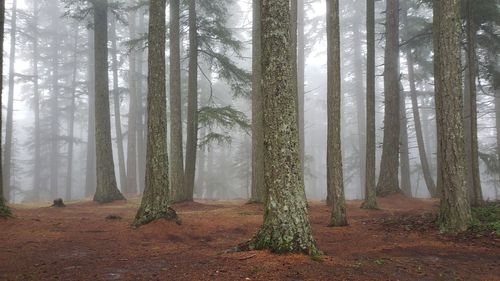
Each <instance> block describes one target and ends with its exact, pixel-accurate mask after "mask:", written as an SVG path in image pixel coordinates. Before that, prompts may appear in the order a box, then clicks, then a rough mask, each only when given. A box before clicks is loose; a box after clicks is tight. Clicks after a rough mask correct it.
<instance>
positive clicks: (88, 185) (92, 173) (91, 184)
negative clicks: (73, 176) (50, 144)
mask: <svg viewBox="0 0 500 281" xmlns="http://www.w3.org/2000/svg"><path fill="white" fill-rule="evenodd" d="M88 36H89V43H88V45H89V48H88V49H89V59H88V63H87V67H88V73H87V75H88V79H87V89H88V105H89V114H88V115H89V119H88V128H87V131H88V132H87V157H86V159H87V160H86V161H87V163H86V172H85V173H86V175H85V196H91V195H93V194H94V193H95V187H96V185H97V178H96V177H97V175H96V157H95V156H96V150H95V80H94V79H95V52H94V47H95V44H94V32H93V31H91V30H90V29H89V32H88Z"/></svg>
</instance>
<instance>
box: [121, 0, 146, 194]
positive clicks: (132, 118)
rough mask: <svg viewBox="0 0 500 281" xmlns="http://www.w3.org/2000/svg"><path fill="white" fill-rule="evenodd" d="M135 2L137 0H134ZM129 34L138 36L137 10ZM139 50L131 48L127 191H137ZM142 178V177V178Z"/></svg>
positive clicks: (132, 17) (129, 20)
mask: <svg viewBox="0 0 500 281" xmlns="http://www.w3.org/2000/svg"><path fill="white" fill-rule="evenodd" d="M134 3H135V2H134ZM128 22H129V34H130V38H131V39H136V37H137V27H136V12H135V11H134V10H132V11H130V13H129V16H128ZM137 57H138V56H137V52H136V51H135V50H131V51H130V54H129V70H128V85H129V93H130V98H129V108H128V109H129V110H128V136H127V137H128V140H127V183H126V184H125V186H124V188H123V190H124V192H125V193H130V194H133V193H137V137H138V136H137V125H138V118H139V117H138V103H139V98H138V96H139V91H138V87H137V79H138V77H137ZM141 180H142V179H141Z"/></svg>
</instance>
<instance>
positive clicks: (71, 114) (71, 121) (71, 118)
mask: <svg viewBox="0 0 500 281" xmlns="http://www.w3.org/2000/svg"><path fill="white" fill-rule="evenodd" d="M74 28H75V39H74V40H75V41H74V50H73V73H72V81H71V90H72V92H71V101H70V105H69V110H68V155H67V167H66V200H67V201H69V200H71V199H72V196H73V195H72V180H73V143H74V140H73V139H74V126H75V111H76V75H77V71H78V25H75V27H74Z"/></svg>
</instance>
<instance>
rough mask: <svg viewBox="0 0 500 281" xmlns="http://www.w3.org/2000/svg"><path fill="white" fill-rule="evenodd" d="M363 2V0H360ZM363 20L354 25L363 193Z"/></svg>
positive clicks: (360, 166) (364, 107)
mask: <svg viewBox="0 0 500 281" xmlns="http://www.w3.org/2000/svg"><path fill="white" fill-rule="evenodd" d="M360 2H361V1H360ZM356 14H357V16H359V17H361V16H362V14H361V13H359V14H358V12H357V13H356ZM361 30H362V24H361V21H360V20H359V21H358V20H355V21H354V23H353V27H352V32H353V58H352V59H353V60H354V62H353V63H354V66H353V67H354V72H353V74H354V79H355V81H357V82H356V83H355V86H354V87H355V90H354V94H355V95H356V115H357V123H358V135H359V136H358V151H359V156H358V157H359V159H360V161H359V162H360V165H359V187H360V192H361V194H362V193H363V189H364V186H365V173H366V172H365V169H366V163H365V162H366V159H365V155H366V147H365V145H366V114H365V110H366V105H365V97H364V95H365V93H364V87H363V82H362V81H363V54H362V47H363V42H362V40H361V35H362V34H361Z"/></svg>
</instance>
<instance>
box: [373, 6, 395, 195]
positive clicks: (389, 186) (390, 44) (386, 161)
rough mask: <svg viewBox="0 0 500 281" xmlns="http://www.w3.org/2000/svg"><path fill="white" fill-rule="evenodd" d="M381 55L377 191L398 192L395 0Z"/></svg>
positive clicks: (389, 10)
mask: <svg viewBox="0 0 500 281" xmlns="http://www.w3.org/2000/svg"><path fill="white" fill-rule="evenodd" d="M385 28H386V31H385V34H386V44H385V57H384V89H385V95H384V102H385V106H384V111H385V112H384V141H383V147H382V159H381V161H380V176H379V179H378V184H377V193H378V195H380V196H386V195H389V194H391V193H397V192H399V180H398V168H399V155H398V154H399V132H400V116H399V99H400V97H399V69H398V67H399V0H387V6H386V24H385Z"/></svg>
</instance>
